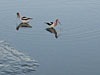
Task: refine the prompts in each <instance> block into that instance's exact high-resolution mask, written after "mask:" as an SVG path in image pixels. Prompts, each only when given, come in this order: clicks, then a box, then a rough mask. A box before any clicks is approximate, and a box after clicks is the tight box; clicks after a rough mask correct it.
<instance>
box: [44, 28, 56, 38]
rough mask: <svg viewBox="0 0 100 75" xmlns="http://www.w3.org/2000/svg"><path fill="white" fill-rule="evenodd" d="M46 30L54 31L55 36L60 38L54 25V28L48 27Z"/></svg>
mask: <svg viewBox="0 0 100 75" xmlns="http://www.w3.org/2000/svg"><path fill="white" fill-rule="evenodd" d="M46 31H48V32H50V33H53V34H54V35H55V38H58V35H57V31H56V30H55V29H54V28H53V27H52V28H46Z"/></svg>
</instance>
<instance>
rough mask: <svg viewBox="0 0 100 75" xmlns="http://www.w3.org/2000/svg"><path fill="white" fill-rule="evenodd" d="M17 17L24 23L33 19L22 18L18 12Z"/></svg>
mask: <svg viewBox="0 0 100 75" xmlns="http://www.w3.org/2000/svg"><path fill="white" fill-rule="evenodd" d="M17 17H18V18H19V20H20V21H21V22H22V23H28V22H29V21H30V20H31V19H32V18H27V17H22V16H20V14H19V12H17Z"/></svg>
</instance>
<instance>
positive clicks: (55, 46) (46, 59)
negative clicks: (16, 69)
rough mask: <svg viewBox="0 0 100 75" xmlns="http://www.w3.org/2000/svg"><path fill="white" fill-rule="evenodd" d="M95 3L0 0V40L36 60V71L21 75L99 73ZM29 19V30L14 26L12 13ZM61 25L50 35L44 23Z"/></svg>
mask: <svg viewBox="0 0 100 75" xmlns="http://www.w3.org/2000/svg"><path fill="white" fill-rule="evenodd" d="M99 9H100V1H99V0H42V1H40V0H9V1H8V0H3V1H0V40H6V41H7V42H9V43H10V45H11V46H12V47H14V48H15V49H16V50H18V51H21V52H22V53H24V54H25V55H28V56H30V57H31V58H35V59H36V60H38V61H39V64H40V66H39V68H38V70H37V71H34V72H30V73H27V74H26V73H25V75H33V74H34V75H99V74H100V71H99V69H100V65H99V63H100V59H99V57H100V54H99V53H100V46H99V44H100V42H99V41H100V35H99V34H100V17H99V16H100V10H99ZM17 12H20V14H21V15H22V16H27V17H32V18H33V20H32V21H30V23H29V25H30V26H32V28H20V29H19V30H16V27H17V26H18V25H19V24H20V21H19V20H18V19H17V17H16V13H17ZM56 18H58V19H59V20H60V22H61V25H60V24H59V25H58V26H57V27H56V28H55V30H56V31H57V34H58V38H57V39H56V38H55V35H54V34H51V33H50V32H48V31H46V30H45V29H46V28H47V27H48V26H46V25H45V24H44V22H48V21H55V19H56Z"/></svg>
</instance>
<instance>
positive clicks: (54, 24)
mask: <svg viewBox="0 0 100 75" xmlns="http://www.w3.org/2000/svg"><path fill="white" fill-rule="evenodd" d="M45 24H47V25H49V27H50V28H54V27H56V26H57V24H58V19H56V22H45Z"/></svg>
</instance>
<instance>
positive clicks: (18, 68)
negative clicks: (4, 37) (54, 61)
mask: <svg viewBox="0 0 100 75" xmlns="http://www.w3.org/2000/svg"><path fill="white" fill-rule="evenodd" d="M4 42H5V41H4ZM4 42H3V41H0V75H17V74H21V75H22V74H24V73H27V72H31V71H35V70H36V67H37V66H39V64H38V62H37V61H35V60H32V59H31V58H30V57H29V56H26V55H24V54H23V53H21V52H19V51H17V50H15V49H14V48H12V47H10V46H9V45H7V44H5V43H4ZM1 43H2V44H1Z"/></svg>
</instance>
